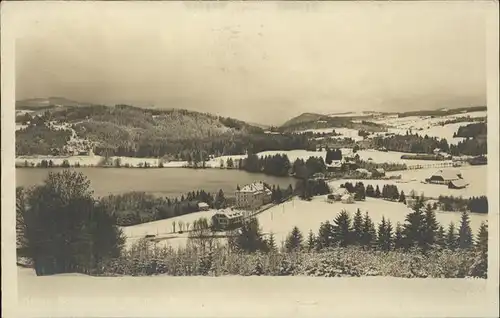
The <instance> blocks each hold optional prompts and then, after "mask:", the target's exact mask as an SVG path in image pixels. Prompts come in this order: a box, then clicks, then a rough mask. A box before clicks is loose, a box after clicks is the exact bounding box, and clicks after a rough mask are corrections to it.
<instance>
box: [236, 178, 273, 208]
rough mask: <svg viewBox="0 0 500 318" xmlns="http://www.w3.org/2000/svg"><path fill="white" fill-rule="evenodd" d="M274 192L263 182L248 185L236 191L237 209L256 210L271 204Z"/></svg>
mask: <svg viewBox="0 0 500 318" xmlns="http://www.w3.org/2000/svg"><path fill="white" fill-rule="evenodd" d="M271 194H272V191H271V190H270V189H269V188H267V187H266V186H265V185H264V183H263V182H254V183H252V184H248V185H246V186H244V187H243V188H241V189H240V190H238V191H236V193H235V196H236V207H237V208H238V209H249V210H255V209H258V208H259V207H261V206H262V205H264V204H267V203H269V202H271Z"/></svg>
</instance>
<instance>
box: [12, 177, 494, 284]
mask: <svg viewBox="0 0 500 318" xmlns="http://www.w3.org/2000/svg"><path fill="white" fill-rule="evenodd" d="M200 195H201V194H200ZM187 196H188V197H189V198H193V197H196V196H198V194H197V193H194V194H193V192H191V193H190V194H188V195H187ZM139 197H140V196H139ZM121 201H123V202H124V203H123V204H124V205H132V204H133V203H127V202H126V201H124V200H121ZM130 201H131V202H133V201H137V200H136V199H135V198H133V197H130ZM146 201H147V199H146ZM147 205H148V203H144V204H142V205H141V206H147ZM205 223H206V222H203V221H199V222H195V223H194V224H193V226H192V227H191V228H192V229H193V231H198V232H199V233H205V234H206V235H195V233H191V234H190V239H189V240H190V241H192V243H194V244H195V249H194V250H192V253H191V254H190V255H191V256H190V257H191V262H194V263H193V264H198V265H202V264H205V265H206V270H207V271H203V272H204V273H205V274H207V273H208V270H209V269H210V268H211V267H212V266H213V265H214V262H211V259H212V257H213V254H211V253H212V251H214V246H212V247H210V246H207V249H206V250H203V249H201V250H200V249H197V248H198V247H202V246H205V245H206V244H205V243H206V241H205V240H211V242H213V240H212V239H211V237H212V235H211V234H210V233H209V232H210V231H206V228H207V226H205V225H206V224H205ZM469 223H470V222H469V216H468V213H467V212H463V213H462V217H461V222H460V224H459V225H458V226H457V227H455V225H454V224H453V223H451V224H450V225H449V226H448V228H447V229H446V230H445V229H444V228H443V226H441V225H439V224H438V223H437V222H436V219H435V214H434V210H433V209H431V208H430V207H427V208H424V207H423V203H422V201H419V202H418V204H416V205H415V208H414V210H413V211H412V212H411V213H409V214H408V215H407V216H406V218H405V222H404V223H403V224H396V225H395V227H394V226H393V225H392V223H391V222H390V220H388V219H385V218H384V219H383V220H382V222H380V223H379V224H378V226H376V225H375V224H374V222H373V221H372V220H371V218H370V216H369V214H368V213H365V214H364V215H363V214H362V213H361V211H360V210H358V211H357V212H356V214H355V215H354V217H353V218H352V219H351V217H350V215H349V214H348V213H347V212H346V211H342V212H340V213H339V214H338V215H337V217H336V218H335V219H334V220H333V222H332V223H330V221H326V222H324V223H323V224H321V226H320V228H319V229H318V233H317V234H316V235H314V234H311V233H309V236H308V237H307V241H306V242H307V243H306V242H304V237H303V235H302V233H300V231H299V230H298V228H294V229H293V230H292V232H291V233H290V234H289V235H288V237H287V239H286V240H285V242H284V250H283V251H282V255H283V257H286V255H290V253H297V252H307V251H310V252H315V253H317V252H322V251H327V250H328V249H329V248H342V249H344V248H349V246H358V247H360V248H362V249H364V250H367V251H370V250H375V251H377V250H378V251H384V252H391V251H402V253H405V251H408V252H411V253H413V254H415V253H414V252H412V251H413V250H414V249H418V251H420V252H419V253H431V254H429V255H432V251H433V250H436V249H446V250H450V251H455V250H464V251H468V250H473V249H474V250H478V253H479V254H477V255H479V259H478V261H477V262H475V263H474V264H473V266H472V270H473V273H472V274H473V275H474V276H479V277H485V276H486V273H487V238H488V235H487V225H486V224H482V225H481V227H480V229H479V232H478V235H477V236H476V239H475V240H474V237H473V234H472V230H471V228H470V224H469ZM198 232H197V233H198ZM16 234H17V235H16V237H17V245H18V256H25V257H29V258H30V259H32V261H33V264H34V268H35V271H36V273H37V275H50V274H56V273H64V272H75V271H76V272H82V273H90V274H92V273H95V272H101V271H102V270H103V269H104V268H109V267H107V266H105V265H106V264H108V261H110V262H112V263H113V264H115V265H116V266H118V267H116V266H115V265H113V268H114V270H115V272H114V273H115V274H116V273H120V272H121V271H122V269H120V268H123V266H128V265H127V264H128V261H127V259H128V258H127V257H128V256H127V255H132V254H130V253H135V252H134V248H132V250H131V251H125V250H124V249H123V248H124V242H125V237H124V235H123V233H122V232H121V230H120V229H119V228H118V227H117V226H116V224H115V222H114V218H113V214H112V213H110V212H109V211H108V207H107V206H106V204H105V203H104V202H103V201H100V200H94V199H93V197H92V192H91V191H90V187H89V182H88V180H86V178H85V177H84V176H83V175H82V174H81V173H76V172H71V171H68V170H65V171H63V172H62V173H57V174H54V173H51V174H50V175H49V177H48V178H47V179H46V180H45V183H44V184H42V185H40V186H36V187H33V188H30V189H22V188H17V189H16ZM197 242H198V243H197ZM196 246H198V247H196ZM228 246H229V248H230V253H229V254H227V253H226V254H225V255H226V257H229V258H231V257H239V258H241V257H245V256H244V254H241V253H240V252H243V253H254V252H259V251H261V252H269V253H270V252H276V242H275V240H274V237H273V235H269V236H268V237H265V235H263V233H262V230H261V229H260V226H259V224H258V221H257V220H256V219H250V220H248V221H247V222H245V223H244V224H243V226H242V227H241V228H240V229H237V230H234V231H232V232H231V233H229V235H228ZM136 251H137V252H141V250H136ZM231 251H232V252H231ZM238 251H240V252H238ZM165 252H166V253H167V254H164V255H168V253H172V252H168V250H167V251H165ZM176 253H182V251H179V252H176ZM147 254H148V253H145V254H144V253H142V255H147ZM151 255H154V253H152V254H151ZM454 255H455V254H450V257H456V256H454ZM312 257H314V255H312ZM447 260H448V261H450V260H452V259H450V258H449V257H448V259H447ZM453 260H454V258H453ZM137 261H139V262H140V260H139V259H137V258H135V261H134V262H135V264H136V265H140V266H143V265H144V266H145V267H142V270H146V272H148V273H155V272H158V271H161V269H160V268H159V267H158V266H159V265H160V263H158V261H159V259H156V261H157V263H156V264H157V265H154V264H153V263H147V264H142V265H141V264H139V263H137ZM212 261H213V259H212ZM117 262H118V263H117ZM259 264H260V265H259ZM171 265H172V266H173V265H174V263H171ZM198 265H196V266H198ZM282 265H283V266H284V267H285V268H289V265H290V264H289V265H286V264H284V263H283V264H282ZM150 266H153V267H150ZM162 266H164V265H162ZM261 266H262V264H261V263H257V264H256V266H255V267H254V270H255V273H257V274H258V273H259V272H260V273H262V272H261V270H262V267H261ZM283 266H282V267H283ZM467 266H468V265H467ZM259 268H260V269H259ZM185 269H187V268H185ZM284 272H288V273H291V272H290V271H288V270H285V271H284ZM453 275H454V276H453ZM456 275H457V274H452V276H453V277H456ZM458 275H461V274H458Z"/></svg>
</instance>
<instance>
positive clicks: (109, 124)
mask: <svg viewBox="0 0 500 318" xmlns="http://www.w3.org/2000/svg"><path fill="white" fill-rule="evenodd" d="M16 121H17V122H18V123H19V124H23V125H26V126H27V127H24V128H22V129H19V130H18V131H16V155H35V154H37V155H49V154H60V153H61V151H60V150H61V148H62V147H63V146H64V144H65V143H66V142H68V140H69V139H70V136H71V135H72V134H73V131H74V134H73V138H78V139H81V140H85V141H88V142H90V143H91V144H92V145H94V147H93V150H94V152H95V153H96V154H98V155H116V156H132V157H161V156H165V155H169V156H172V157H174V158H176V159H184V160H186V159H187V158H188V157H192V156H193V152H195V155H196V156H203V157H205V156H207V155H231V154H241V153H244V152H245V151H249V152H259V151H265V150H287V149H308V148H311V147H312V146H310V145H309V144H308V139H307V138H306V137H305V136H301V135H291V134H273V135H271V134H265V133H264V131H263V129H262V128H260V127H256V126H253V125H250V124H248V123H245V122H243V121H240V120H236V119H233V118H225V117H220V116H215V115H211V114H206V113H199V112H194V111H188V110H179V109H170V110H157V109H144V108H138V107H133V106H128V105H116V106H115V107H107V106H98V105H92V106H80V107H62V108H59V109H51V110H50V111H46V112H44V113H43V114H42V115H41V116H38V115H35V116H33V115H31V114H29V113H28V114H23V115H21V116H18V117H17V118H16ZM61 125H65V126H64V127H63V128H61ZM54 127H56V128H54ZM58 150H59V151H58Z"/></svg>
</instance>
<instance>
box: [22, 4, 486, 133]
mask: <svg viewBox="0 0 500 318" xmlns="http://www.w3.org/2000/svg"><path fill="white" fill-rule="evenodd" d="M292 5H293V4H292V3H286V4H285V3H283V4H275V3H260V4H247V5H241V4H235V3H233V4H231V3H230V4H227V3H225V4H220V5H219V9H217V8H213V9H211V10H205V9H203V8H202V7H201V6H200V5H197V4H195V3H188V4H180V3H158V2H142V3H129V4H124V3H120V4H116V3H115V4H110V3H104V2H100V3H65V4H63V3H58V5H57V6H49V5H47V6H46V7H45V9H42V10H40V9H38V10H36V12H35V11H26V13H25V14H24V15H23V17H22V20H21V21H22V23H20V29H19V31H18V32H17V33H18V35H19V37H18V41H17V49H16V99H18V100H19V99H25V98H33V97H49V96H63V97H66V98H69V99H74V100H78V101H82V102H93V103H104V104H116V103H129V104H133V105H138V106H151V105H154V106H155V107H158V108H173V107H175V108H187V109H192V110H199V111H207V112H212V113H217V114H222V115H225V116H232V117H236V118H240V119H243V120H248V121H251V122H259V123H265V124H280V123H282V122H284V121H286V120H287V119H289V118H290V117H292V116H296V115H299V114H301V113H303V112H321V113H334V112H346V111H358V110H380V111H382V110H396V109H402V110H412V109H429V108H438V107H460V106H469V105H485V104H486V69H485V66H486V65H485V63H486V62H485V61H486V60H485V55H486V42H485V39H486V37H485V21H484V10H481V9H480V8H479V7H472V6H471V5H470V4H467V3H458V2H455V3H447V4H442V5H437V4H436V3H430V2H424V3H401V2H397V3H389V4H387V3H386V4H381V3H377V4H373V3H361V4H354V3H347V2H338V3H323V4H308V5H307V6H306V5H305V4H304V5H301V6H297V5H295V6H293V7H292Z"/></svg>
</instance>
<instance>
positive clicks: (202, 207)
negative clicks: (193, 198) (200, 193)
mask: <svg viewBox="0 0 500 318" xmlns="http://www.w3.org/2000/svg"><path fill="white" fill-rule="evenodd" d="M209 209H210V207H209V206H208V204H207V203H206V202H200V203H198V210H200V211H208V210H209Z"/></svg>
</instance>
